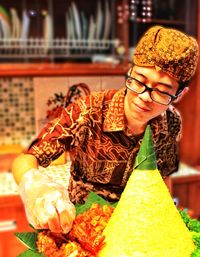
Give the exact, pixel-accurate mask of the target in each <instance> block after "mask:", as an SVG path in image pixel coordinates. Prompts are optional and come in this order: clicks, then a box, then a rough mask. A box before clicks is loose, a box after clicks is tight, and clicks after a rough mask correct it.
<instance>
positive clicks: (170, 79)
mask: <svg viewBox="0 0 200 257" xmlns="http://www.w3.org/2000/svg"><path fill="white" fill-rule="evenodd" d="M197 60H198V45H197V42H196V40H195V39H194V38H192V37H189V36H187V35H185V34H183V33H181V32H180V31H177V30H174V29H168V28H163V27H160V26H155V27H152V28H151V29H149V30H148V31H147V32H146V33H145V34H144V36H143V37H142V38H141V40H140V41H139V43H138V45H137V47H136V49H135V52H134V55H133V67H132V68H131V69H130V70H129V71H128V73H127V76H126V82H125V87H124V88H122V89H121V90H118V91H116V90H107V91H104V92H98V93H93V94H91V95H90V96H88V97H86V98H85V99H81V100H79V101H78V102H75V103H73V104H71V105H69V106H68V107H67V108H66V109H65V110H63V112H62V114H61V116H60V117H58V118H56V119H55V120H54V121H52V122H50V123H49V124H47V125H46V126H45V127H44V129H43V130H42V131H41V133H40V135H39V136H38V137H37V139H36V140H35V141H34V142H33V143H32V144H31V146H30V147H29V149H28V150H27V152H26V153H25V154H23V155H21V156H19V157H18V158H17V159H16V160H15V162H14V164H13V174H14V177H15V179H16V181H17V182H18V183H20V185H19V190H20V194H21V196H22V199H23V200H24V204H25V207H26V211H27V217H28V219H29V222H30V223H31V224H32V225H34V226H35V227H36V228H49V229H51V230H52V231H63V232H67V231H68V230H69V229H70V226H71V224H72V221H73V219H74V216H75V211H74V206H73V205H72V203H82V202H84V201H85V199H86V198H87V195H88V193H89V192H90V191H94V192H96V193H97V194H99V195H101V196H103V197H104V198H105V199H107V200H108V201H117V200H118V199H119V197H120V195H121V193H122V191H123V189H124V187H125V185H126V182H127V180H128V178H129V176H130V174H131V172H132V170H133V165H134V161H135V157H136V155H137V152H138V150H139V147H140V143H141V139H142V137H143V133H144V131H145V128H146V126H147V124H150V126H151V129H152V133H153V141H154V147H155V151H156V157H157V165H158V169H159V170H160V172H161V175H162V176H163V177H164V178H165V177H166V176H167V175H169V174H171V173H173V172H175V171H177V169H178V162H179V158H178V142H179V139H180V135H181V119H180V115H179V114H178V112H177V111H176V110H175V108H174V107H173V106H172V105H171V103H173V102H175V101H178V100H180V98H181V97H182V96H183V95H184V94H186V93H187V91H188V82H189V81H190V79H191V77H192V76H193V75H194V73H195V70H196V66H197ZM63 151H70V152H71V153H72V154H71V156H72V165H71V178H70V183H69V188H68V190H69V197H68V193H67V191H66V189H65V188H63V187H61V186H60V185H57V184H56V182H52V181H50V179H49V178H48V177H46V176H45V175H44V174H42V173H41V171H39V170H38V165H41V166H44V167H46V166H48V165H49V164H50V162H51V161H52V160H54V159H56V158H57V157H58V156H59V155H60V154H61V153H62V152H63ZM71 202H72V203H71Z"/></svg>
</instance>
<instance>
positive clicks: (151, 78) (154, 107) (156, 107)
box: [125, 66, 179, 124]
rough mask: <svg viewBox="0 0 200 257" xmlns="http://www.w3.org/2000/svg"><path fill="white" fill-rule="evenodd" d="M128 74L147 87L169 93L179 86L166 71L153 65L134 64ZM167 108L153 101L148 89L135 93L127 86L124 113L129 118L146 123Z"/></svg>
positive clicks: (172, 92)
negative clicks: (159, 69) (140, 65)
mask: <svg viewBox="0 0 200 257" xmlns="http://www.w3.org/2000/svg"><path fill="white" fill-rule="evenodd" d="M129 75H130V76H131V77H133V78H135V79H137V80H138V81H140V82H142V83H144V84H146V85H147V86H148V87H149V88H157V89H159V90H160V91H162V92H165V93H168V94H170V95H175V94H176V92H177V90H178V87H179V84H178V82H177V81H175V80H174V79H172V78H171V77H170V76H169V75H168V74H167V73H165V72H163V71H157V70H156V69H155V68H153V67H139V66H134V67H133V68H132V70H130V71H129ZM133 83H134V82H133ZM158 99H159V98H158ZM167 108H168V105H162V104H159V103H156V102H155V101H153V100H152V99H151V97H150V92H149V91H148V90H146V91H145V92H144V93H141V94H137V93H135V92H132V91H131V90H130V89H128V88H127V94H126V98H125V115H126V116H127V117H128V119H129V120H130V119H133V120H137V121H138V122H141V123H144V124H146V123H147V122H148V121H149V120H151V119H152V118H155V117H156V116H158V115H160V114H161V113H162V112H163V111H165V110H167Z"/></svg>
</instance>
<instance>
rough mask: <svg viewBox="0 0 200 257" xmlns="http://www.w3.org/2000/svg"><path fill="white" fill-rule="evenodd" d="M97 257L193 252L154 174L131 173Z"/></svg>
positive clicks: (186, 255) (168, 256)
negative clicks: (103, 245)
mask: <svg viewBox="0 0 200 257" xmlns="http://www.w3.org/2000/svg"><path fill="white" fill-rule="evenodd" d="M104 235H105V237H106V238H105V243H106V245H105V247H104V248H103V249H102V250H101V251H100V253H99V257H190V256H191V253H192V252H193V250H194V249H195V246H194V244H193V241H192V236H191V233H190V232H189V230H188V229H187V227H186V226H185V224H184V222H183V220H182V218H181V216H180V214H179V212H178V210H177V208H176V206H175V205H174V203H173V200H172V199H171V195H170V193H169V191H168V189H167V187H166V186H165V183H164V181H163V179H162V177H161V175H160V173H159V171H158V170H157V169H156V170H134V171H133V173H132V175H131V177H130V179H129V181H128V183H127V185H126V187H125V190H124V192H123V193H122V196H121V198H120V201H119V203H118V205H117V207H116V209H115V211H114V213H113V215H112V217H111V219H110V220H109V222H108V225H107V226H106V228H105V230H104Z"/></svg>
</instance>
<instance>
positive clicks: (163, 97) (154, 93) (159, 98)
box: [126, 75, 182, 105]
mask: <svg viewBox="0 0 200 257" xmlns="http://www.w3.org/2000/svg"><path fill="white" fill-rule="evenodd" d="M126 87H127V88H128V89H129V90H131V91H132V92H134V93H137V94H143V93H144V92H145V91H148V92H149V93H150V97H151V99H152V100H153V101H154V102H156V103H159V104H162V105H169V104H170V103H171V102H172V101H174V100H176V99H177V97H178V96H179V95H180V94H181V92H182V89H180V90H178V92H177V94H176V95H171V94H169V93H167V92H163V91H160V90H159V89H158V88H151V87H148V86H147V85H146V84H144V83H143V82H141V81H139V80H137V79H136V78H134V77H131V76H129V75H126Z"/></svg>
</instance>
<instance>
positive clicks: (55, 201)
mask: <svg viewBox="0 0 200 257" xmlns="http://www.w3.org/2000/svg"><path fill="white" fill-rule="evenodd" d="M19 194H20V196H21V198H22V200H23V202H24V206H25V210H26V216H27V219H28V221H29V223H30V224H31V225H32V226H33V227H34V228H36V229H50V230H51V231H53V232H57V233H58V232H62V233H68V232H69V231H70V229H71V227H72V223H73V221H74V219H75V215H76V211H75V207H74V205H73V204H72V203H71V202H70V200H69V195H68V191H67V189H66V188H65V187H64V186H62V185H60V184H58V183H56V182H54V181H52V179H51V178H49V177H48V176H47V175H46V174H43V173H42V172H40V171H39V170H37V169H31V170H30V171H28V172H27V173H25V175H24V176H23V178H22V180H21V182H20V185H19Z"/></svg>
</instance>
